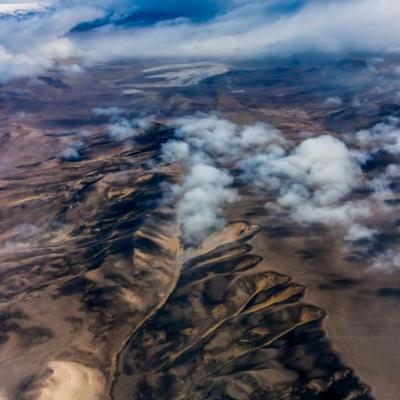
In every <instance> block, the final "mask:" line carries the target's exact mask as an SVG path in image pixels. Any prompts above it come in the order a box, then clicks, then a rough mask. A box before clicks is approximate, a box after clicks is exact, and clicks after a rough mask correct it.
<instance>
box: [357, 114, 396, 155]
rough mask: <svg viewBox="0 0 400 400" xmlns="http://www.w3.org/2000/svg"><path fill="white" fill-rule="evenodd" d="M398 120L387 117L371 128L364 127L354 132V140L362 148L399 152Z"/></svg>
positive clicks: (392, 152)
mask: <svg viewBox="0 0 400 400" xmlns="http://www.w3.org/2000/svg"><path fill="white" fill-rule="evenodd" d="M399 125H400V120H399V119H398V118H389V119H388V120H387V121H386V122H382V123H379V124H376V125H375V126H374V127H372V128H371V129H364V130H361V131H359V132H357V134H356V142H357V143H358V144H359V145H360V146H361V147H363V148H365V149H369V150H370V151H371V150H375V151H377V150H380V149H383V150H386V151H387V152H388V153H391V154H400V127H399Z"/></svg>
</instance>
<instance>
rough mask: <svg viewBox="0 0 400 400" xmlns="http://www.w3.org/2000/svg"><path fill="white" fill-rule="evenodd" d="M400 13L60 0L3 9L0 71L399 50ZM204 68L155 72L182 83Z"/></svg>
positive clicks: (14, 74) (356, 4)
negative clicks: (14, 11)
mask: <svg viewBox="0 0 400 400" xmlns="http://www.w3.org/2000/svg"><path fill="white" fill-rule="evenodd" d="M37 3H38V4H42V5H43V4H44V3H43V2H37ZM143 19H144V20H146V23H145V24H142V23H139V22H140V21H142V20H143ZM399 19H400V8H399V7H398V4H397V0H378V1H376V0H353V1H341V0H330V1H328V0H320V1H317V0H308V1H305V0H303V1H300V0H299V1H284V2H282V1H281V2H278V1H268V2H267V1H211V0H208V1H205V0H204V1H200V2H198V1H197V2H195V3H192V2H190V1H183V0H180V1H178V0H176V1H175V0H168V1H167V0H164V1H157V2H156V1H141V0H136V1H127V0H126V1H114V2H112V1H99V0H91V1H87V2H85V6H82V5H81V2H78V1H72V0H64V1H53V2H51V4H50V5H48V6H46V7H45V9H44V11H43V10H42V9H41V12H38V13H33V14H29V15H26V16H25V17H23V18H21V17H15V18H14V17H11V18H2V19H0V76H1V80H2V81H7V80H9V79H12V78H18V77H25V76H35V75H38V74H42V73H44V71H46V70H48V69H51V68H54V67H56V66H57V65H58V61H60V60H61V61H62V60H65V59H68V58H70V57H74V58H76V59H77V60H79V62H80V63H81V64H84V65H88V64H91V63H94V62H98V61H110V60H116V59H123V58H136V57H143V56H149V57H157V58H159V57H202V58H218V59H220V58H221V57H224V58H232V59H237V58H245V57H254V56H260V55H271V54H273V55H275V54H280V55H281V54H283V55H289V54H293V53H302V52H308V51H317V52H323V53H332V52H333V53H337V52H353V51H357V52H360V51H362V52H370V53H376V52H378V53H379V52H393V51H396V52H397V51H398V50H399V44H398V37H399V36H400V26H399V24H398V20H399ZM136 22H138V23H136ZM82 24H86V28H85V29H76V28H77V27H79V26H82ZM217 68H218V69H219V70H220V72H221V73H222V69H221V68H222V67H214V69H215V71H214V72H213V73H214V74H215V73H220V72H218V71H217ZM199 73H200V72H199V71H195V72H194V71H192V72H190V71H189V70H186V71H181V72H180V73H179V74H178V73H177V72H173V71H168V72H163V73H161V74H158V75H159V77H160V78H163V79H165V80H167V81H172V82H175V83H176V84H182V83H184V84H185V83H186V82H187V81H189V82H191V81H193V79H195V80H196V79H199V78H198V77H197V76H198V74H199ZM208 73H211V70H208V72H206V71H203V72H202V74H203V75H204V74H208ZM193 74H194V75H195V76H194V77H193ZM160 75H161V76H160ZM200 75H201V74H200Z"/></svg>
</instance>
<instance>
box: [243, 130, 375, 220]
mask: <svg viewBox="0 0 400 400" xmlns="http://www.w3.org/2000/svg"><path fill="white" fill-rule="evenodd" d="M239 165H240V166H241V168H242V169H243V171H244V175H243V180H245V181H249V180H250V181H252V182H253V183H254V184H256V185H259V186H263V187H265V188H267V189H269V190H271V191H272V192H273V193H275V196H276V205H278V206H279V207H280V208H283V209H286V210H288V211H290V215H291V217H292V218H293V219H294V220H296V221H297V222H300V223H305V224H312V223H323V224H328V225H330V224H341V225H345V226H348V227H350V226H351V225H352V224H353V223H354V222H355V221H357V220H359V219H363V218H365V217H367V216H368V215H369V212H370V210H369V207H368V204H367V203H365V202H358V201H350V200H347V199H346V198H347V196H349V195H350V194H351V192H352V190H354V189H355V188H357V187H359V186H361V185H362V184H363V180H362V171H361V166H360V163H359V159H358V157H357V155H356V154H354V153H353V152H352V151H350V150H349V149H348V148H347V146H346V145H345V144H344V143H343V142H342V141H341V140H339V139H337V138H335V137H333V136H328V135H323V136H319V137H316V138H310V139H306V140H304V141H303V142H302V143H301V144H300V145H298V146H297V147H296V148H294V149H293V150H292V151H291V152H289V153H286V152H278V151H276V152H273V153H270V152H264V153H259V154H257V155H256V156H249V157H245V158H244V159H243V160H242V161H240V163H239ZM276 205H274V204H268V205H267V206H268V207H269V208H270V207H272V208H276Z"/></svg>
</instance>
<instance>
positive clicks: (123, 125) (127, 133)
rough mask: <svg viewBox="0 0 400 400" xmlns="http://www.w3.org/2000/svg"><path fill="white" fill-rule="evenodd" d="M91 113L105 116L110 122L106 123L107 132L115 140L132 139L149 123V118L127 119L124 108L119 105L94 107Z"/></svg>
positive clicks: (147, 126)
mask: <svg viewBox="0 0 400 400" xmlns="http://www.w3.org/2000/svg"><path fill="white" fill-rule="evenodd" d="M92 112H93V114H95V115H98V116H102V117H107V118H109V119H110V123H109V124H108V125H107V129H108V134H109V136H110V138H111V139H112V140H115V141H116V142H124V141H127V140H131V139H134V138H135V137H137V136H139V135H140V134H141V131H143V130H146V129H148V128H149V126H150V125H151V119H150V118H135V119H129V118H127V117H125V116H124V114H125V113H126V111H125V110H122V109H121V108H119V107H115V106H112V107H107V108H102V107H96V108H93V110H92Z"/></svg>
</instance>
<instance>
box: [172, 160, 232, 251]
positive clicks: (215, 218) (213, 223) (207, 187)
mask: <svg viewBox="0 0 400 400" xmlns="http://www.w3.org/2000/svg"><path fill="white" fill-rule="evenodd" d="M232 183H233V178H232V177H231V176H230V175H229V173H228V172H227V171H224V170H220V169H218V168H216V167H214V166H211V165H205V164H196V165H194V166H192V167H191V168H190V171H189V174H188V175H187V177H186V179H185V181H184V183H183V184H182V186H180V187H176V189H175V191H176V194H177V195H179V196H180V200H179V201H178V204H177V214H178V221H179V222H180V224H181V227H182V231H183V240H184V242H185V243H186V244H189V245H196V244H199V243H200V242H201V241H202V240H203V239H204V238H205V237H207V235H208V234H210V233H211V232H212V231H213V230H215V229H218V228H222V227H223V225H224V220H223V218H222V213H223V210H224V207H225V206H226V205H227V204H229V203H233V202H234V201H235V200H236V199H237V193H236V191H235V190H234V189H232V188H231V185H232Z"/></svg>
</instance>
